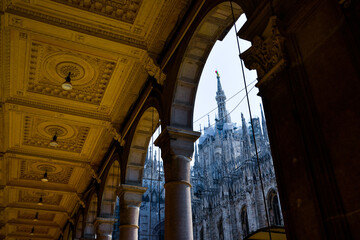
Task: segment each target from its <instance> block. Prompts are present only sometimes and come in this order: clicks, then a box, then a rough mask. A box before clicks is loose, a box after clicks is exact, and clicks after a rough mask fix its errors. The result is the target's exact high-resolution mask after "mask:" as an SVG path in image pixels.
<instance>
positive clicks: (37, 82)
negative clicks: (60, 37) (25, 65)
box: [28, 41, 116, 105]
mask: <svg viewBox="0 0 360 240" xmlns="http://www.w3.org/2000/svg"><path fill="white" fill-rule="evenodd" d="M29 55H30V56H29V58H30V59H29V81H28V91H29V92H34V93H39V94H45V95H50V96H55V97H60V98H66V99H70V100H75V101H81V102H86V103H90V104H96V105H100V102H101V100H102V98H103V96H104V93H105V90H106V87H107V85H108V83H109V81H110V78H111V76H112V74H113V71H114V69H115V66H116V63H115V62H114V61H109V60H106V59H102V58H100V57H98V56H90V55H89V54H86V55H85V54H82V53H77V52H73V51H71V50H69V49H64V48H60V47H55V46H52V45H48V44H45V43H41V42H36V41H32V43H31V50H30V54H29ZM69 72H70V73H71V75H70V76H71V83H72V85H73V89H72V90H71V91H65V90H63V89H62V88H61V84H62V83H63V82H64V81H65V77H66V76H67V75H68V73H69Z"/></svg>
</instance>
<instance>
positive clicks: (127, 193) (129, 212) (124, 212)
mask: <svg viewBox="0 0 360 240" xmlns="http://www.w3.org/2000/svg"><path fill="white" fill-rule="evenodd" d="M145 191H146V188H144V187H139V186H132V185H126V184H122V185H121V186H120V189H119V193H118V194H119V198H120V226H119V236H120V237H119V239H120V240H138V231H139V212H140V204H141V202H142V196H143V194H144V192H145Z"/></svg>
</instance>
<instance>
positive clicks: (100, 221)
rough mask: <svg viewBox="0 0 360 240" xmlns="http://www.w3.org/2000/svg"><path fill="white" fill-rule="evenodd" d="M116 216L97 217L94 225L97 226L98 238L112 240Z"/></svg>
mask: <svg viewBox="0 0 360 240" xmlns="http://www.w3.org/2000/svg"><path fill="white" fill-rule="evenodd" d="M115 222H116V219H115V218H101V217H98V218H96V221H95V223H94V226H95V228H96V239H99V240H111V238H112V232H113V227H114V223H115Z"/></svg>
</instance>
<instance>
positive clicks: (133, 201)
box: [117, 184, 147, 207]
mask: <svg viewBox="0 0 360 240" xmlns="http://www.w3.org/2000/svg"><path fill="white" fill-rule="evenodd" d="M146 189H147V188H145V187H140V186H134V185H127V184H121V186H120V187H119V189H118V191H117V194H118V196H119V198H120V205H134V206H137V207H139V206H140V204H141V202H142V195H143V194H144V193H145V192H146Z"/></svg>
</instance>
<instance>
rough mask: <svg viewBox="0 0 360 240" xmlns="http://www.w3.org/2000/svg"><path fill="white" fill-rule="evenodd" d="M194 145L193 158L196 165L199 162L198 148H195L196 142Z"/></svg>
mask: <svg viewBox="0 0 360 240" xmlns="http://www.w3.org/2000/svg"><path fill="white" fill-rule="evenodd" d="M194 145H195V154H194V155H195V156H194V158H195V164H194V165H195V167H198V164H199V154H198V150H197V148H198V147H197V144H196V142H195V143H194Z"/></svg>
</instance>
